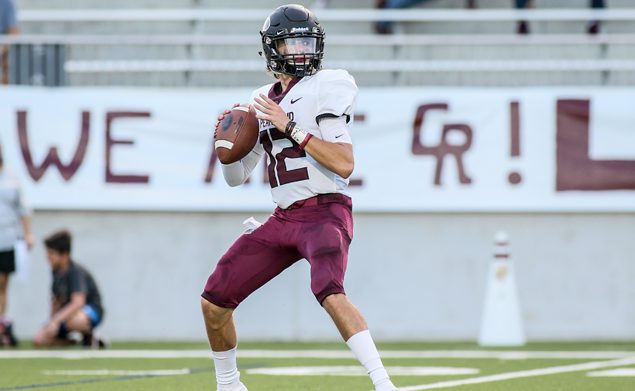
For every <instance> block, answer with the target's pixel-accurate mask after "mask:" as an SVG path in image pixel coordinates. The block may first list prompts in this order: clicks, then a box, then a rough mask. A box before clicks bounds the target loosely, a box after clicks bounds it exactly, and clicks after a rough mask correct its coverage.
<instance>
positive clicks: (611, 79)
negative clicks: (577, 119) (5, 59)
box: [11, 0, 635, 87]
mask: <svg viewBox="0 0 635 391" xmlns="http://www.w3.org/2000/svg"><path fill="white" fill-rule="evenodd" d="M464 3H465V2H464V0H439V1H432V2H429V3H425V4H424V6H421V7H418V8H415V9H408V10H399V11H395V12H393V13H385V14H383V15H384V16H387V17H391V18H395V19H396V20H403V21H400V22H398V28H397V32H396V34H394V35H391V36H378V35H376V34H375V33H374V29H373V23H374V21H375V20H376V19H377V17H378V16H377V15H379V14H377V11H376V10H374V8H373V5H374V1H373V0H363V1H352V0H347V1H331V2H330V4H329V8H327V9H319V10H317V14H318V16H319V17H321V19H322V21H323V24H324V25H325V28H326V31H327V45H328V46H327V56H326V61H325V65H326V66H327V67H346V68H347V69H350V70H351V72H352V73H354V74H355V76H356V79H357V81H358V83H359V84H360V85H363V86H399V85H401V86H410V85H441V86H443V85H453V86H525V85H536V84H540V85H581V84H582V85H633V84H635V24H634V23H633V20H635V7H634V5H635V4H634V3H633V2H632V1H626V0H622V1H619V0H614V1H611V2H610V4H609V6H610V7H611V8H609V9H607V10H606V11H602V12H603V14H604V17H603V30H602V33H601V34H598V35H587V34H586V33H585V30H586V27H585V26H586V24H587V23H588V19H587V15H588V13H589V12H590V10H588V9H587V8H586V6H587V1H586V0H580V1H577V0H558V1H537V2H536V3H537V4H536V9H535V10H532V11H526V12H525V13H522V12H521V13H518V11H515V10H513V9H512V8H511V3H512V1H511V0H488V1H483V0H481V1H480V2H478V1H477V6H478V7H479V8H478V10H466V9H464V8H463V7H464ZM277 5H279V2H278V1H269V0H267V1H260V2H257V4H254V2H252V1H246V0H241V1H211V0H175V1H150V0H132V1H123V0H116V1H110V2H107V3H104V2H93V1H90V2H85V1H74V0H63V1H56V2H48V1H43V0H22V1H20V2H19V7H20V14H19V16H20V19H21V27H22V32H23V34H22V35H21V36H19V37H17V38H13V40H14V41H11V42H19V43H22V44H32V45H38V44H42V43H45V44H48V45H50V44H59V45H62V47H64V50H65V56H63V62H64V63H63V67H64V70H65V73H66V77H65V80H64V84H65V85H70V86H86V85H97V86H99V85H122V86H162V87H182V86H189V87H214V86H253V85H257V84H261V83H264V82H266V81H267V80H268V76H267V75H266V74H265V73H264V71H263V68H264V64H263V61H262V59H260V58H259V57H258V54H257V52H258V51H259V49H260V44H259V40H258V29H259V27H260V23H261V20H263V19H264V17H265V16H266V15H267V12H268V11H269V10H271V9H273V8H275V7H276V6H277ZM307 5H310V4H307ZM518 15H520V16H523V18H525V19H529V20H530V21H531V26H532V34H531V35H528V36H518V35H516V34H515V25H516V20H517V17H518ZM29 80H30V81H31V82H32V84H33V80H35V82H34V84H37V83H38V80H41V78H39V79H38V78H31V79H29Z"/></svg>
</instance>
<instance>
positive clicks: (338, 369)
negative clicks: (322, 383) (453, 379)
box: [247, 365, 479, 376]
mask: <svg viewBox="0 0 635 391" xmlns="http://www.w3.org/2000/svg"><path fill="white" fill-rule="evenodd" d="M386 370H387V371H388V373H390V375H391V376H454V375H477V374H478V373H479V370H478V369H475V368H455V367H386ZM247 373H248V374H250V375H272V376H368V372H367V371H366V369H364V367H362V366H361V365H351V366H343V365H340V366H314V367H267V368H253V369H247Z"/></svg>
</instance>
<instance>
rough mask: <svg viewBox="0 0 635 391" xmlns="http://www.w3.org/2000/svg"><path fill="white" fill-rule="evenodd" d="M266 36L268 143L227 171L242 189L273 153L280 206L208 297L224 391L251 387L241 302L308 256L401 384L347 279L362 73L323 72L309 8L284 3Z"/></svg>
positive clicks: (263, 117) (229, 258)
mask: <svg viewBox="0 0 635 391" xmlns="http://www.w3.org/2000/svg"><path fill="white" fill-rule="evenodd" d="M260 35H261V39H262V48H263V52H262V54H264V57H265V59H266V61H267V69H268V70H269V71H270V72H271V73H272V74H273V76H274V77H275V78H276V79H277V81H276V82H275V83H273V84H268V85H265V86H263V87H261V88H258V89H257V90H255V91H254V93H253V94H252V96H251V100H250V103H251V104H252V105H253V107H254V108H255V109H256V112H257V117H258V118H259V122H260V136H259V137H260V138H259V142H258V143H256V146H255V147H254V149H253V150H252V151H251V152H250V153H249V154H248V155H247V156H246V157H245V158H243V159H242V160H240V161H238V162H235V163H232V164H228V165H223V166H222V169H223V175H224V177H225V180H226V181H227V183H228V184H229V185H231V186H238V185H240V184H242V183H244V182H245V181H246V180H247V178H248V177H249V175H250V173H251V172H252V170H253V169H254V167H255V166H256V164H257V163H258V161H259V160H260V159H261V157H262V155H263V154H266V155H267V157H268V159H267V160H268V174H269V175H268V176H269V183H270V185H271V194H272V198H273V201H274V202H275V203H276V204H277V208H276V209H275V211H274V213H273V214H272V215H271V217H270V218H269V219H268V220H267V221H266V222H265V223H264V224H263V225H261V226H259V227H257V228H256V229H254V230H253V231H250V232H249V233H245V234H243V235H241V236H240V237H239V238H238V239H237V240H236V242H234V244H233V245H232V246H231V247H230V249H229V250H228V251H227V252H226V253H225V254H224V255H223V257H222V258H221V259H220V261H219V262H218V264H217V265H216V268H215V269H214V271H213V273H212V274H211V276H210V277H209V279H208V281H207V284H206V285H205V289H204V291H203V294H202V300H201V303H202V310H203V315H204V318H205V326H206V329H207V334H208V337H209V342H210V345H211V348H212V356H213V360H214V365H215V368H216V381H217V390H218V391H244V390H247V388H246V387H245V386H244V385H243V384H242V383H241V382H240V373H239V372H238V370H237V367H236V342H237V340H236V331H235V328H234V322H233V317H232V313H233V311H234V309H235V308H236V307H237V306H238V305H239V304H240V303H241V302H242V301H243V300H244V299H245V298H246V297H247V296H249V295H250V294H251V293H252V292H254V291H255V290H257V289H258V288H260V287H261V286H263V285H264V284H266V283H267V282H268V281H270V280H271V279H273V278H274V277H276V276H277V275H278V274H280V273H281V272H282V271H284V270H285V269H286V268H288V267H289V266H291V265H292V264H294V263H295V262H297V261H298V260H300V259H303V258H305V259H306V260H307V261H308V262H309V264H310V266H311V290H312V292H313V294H314V295H315V298H316V299H317V300H318V302H319V303H320V304H321V305H322V307H323V308H324V309H325V310H326V311H327V312H328V314H329V315H330V316H331V318H332V319H333V321H334V323H335V325H336V326H337V328H338V330H339V332H340V334H341V335H342V337H343V339H344V340H345V341H346V344H347V345H348V346H349V347H350V349H351V350H352V351H353V353H354V354H355V356H356V357H357V358H358V359H359V361H360V362H361V363H362V365H364V367H365V368H366V370H367V371H368V373H369V375H370V377H371V380H372V382H373V384H374V386H375V389H376V390H379V391H393V390H396V388H395V386H394V385H393V383H392V382H391V380H390V378H389V376H388V374H387V372H386V370H385V368H384V366H383V364H382V361H381V359H380V356H379V353H378V352H377V348H376V347H375V343H374V342H373V339H372V338H371V335H370V333H369V331H368V326H367V325H366V321H365V320H364V317H363V316H362V314H361V313H360V312H359V310H358V309H357V308H356V307H355V306H354V305H353V304H352V303H351V301H350V300H349V299H348V298H347V296H346V294H345V291H344V285H343V283H344V273H345V271H346V263H347V258H348V248H349V245H350V242H351V240H352V238H353V218H352V213H351V208H352V202H351V198H350V197H349V196H348V195H347V192H346V188H347V185H348V178H349V177H350V175H351V173H352V172H353V165H354V159H353V147H352V141H351V136H350V132H349V128H350V126H351V123H352V119H353V108H354V105H355V100H356V97H357V86H356V84H355V80H354V79H353V77H352V76H351V75H349V74H348V72H347V71H345V70H327V69H321V63H322V57H323V55H324V30H323V28H322V26H321V25H320V23H319V22H318V20H317V18H316V17H315V16H314V14H313V13H312V12H311V11H309V10H308V9H306V8H304V7H303V6H300V5H284V6H281V7H279V8H277V9H276V10H275V11H273V13H272V14H271V15H270V16H269V17H268V18H267V19H266V21H265V23H264V25H263V27H262V30H261V31H260ZM227 113H229V112H228V111H227V112H225V114H227ZM225 114H223V115H221V116H220V117H219V121H220V120H222V119H223V118H224V115H225Z"/></svg>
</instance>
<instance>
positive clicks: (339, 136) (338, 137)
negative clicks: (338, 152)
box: [335, 133, 344, 138]
mask: <svg viewBox="0 0 635 391" xmlns="http://www.w3.org/2000/svg"><path fill="white" fill-rule="evenodd" d="M343 135H344V133H342V134H340V135H339V136H335V138H340V137H342V136H343Z"/></svg>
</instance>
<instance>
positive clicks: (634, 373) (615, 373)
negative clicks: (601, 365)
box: [586, 368, 635, 377]
mask: <svg viewBox="0 0 635 391" xmlns="http://www.w3.org/2000/svg"><path fill="white" fill-rule="evenodd" d="M586 375H587V376H589V377H635V368H618V369H609V370H607V371H596V372H589V373H587V374H586Z"/></svg>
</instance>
